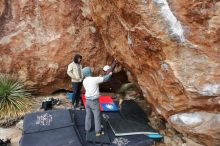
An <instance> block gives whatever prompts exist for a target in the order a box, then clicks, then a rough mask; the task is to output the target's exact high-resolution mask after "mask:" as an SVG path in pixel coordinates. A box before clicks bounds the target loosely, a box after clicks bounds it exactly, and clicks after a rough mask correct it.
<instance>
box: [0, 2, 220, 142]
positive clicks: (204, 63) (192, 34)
mask: <svg viewBox="0 0 220 146" xmlns="http://www.w3.org/2000/svg"><path fill="white" fill-rule="evenodd" d="M219 46H220V1H219V0H215V1H213V0H207V1H202V0H197V1H192V0H181V1H174V0H170V1H169V2H167V1H166V0H150V1H146V0H111V1H107V0H90V1H89V0H81V1H80V0H65V1H56V0H44V1H43V0H35V1H34V0H32V1H27V0H21V1H12V0H1V1H0V49H1V52H0V60H1V61H0V65H1V68H0V72H6V73H15V74H17V75H18V76H19V77H20V78H21V79H24V80H25V81H26V84H27V85H30V86H33V87H35V88H36V89H37V91H38V92H44V93H48V92H51V91H54V90H57V89H59V88H67V87H68V85H69V78H68V77H67V75H66V67H67V65H68V63H69V62H71V60H72V57H73V54H74V53H76V52H79V53H81V54H82V55H83V58H84V64H85V65H90V66H93V67H95V68H96V71H98V70H100V69H101V67H102V66H103V64H105V63H109V62H110V61H111V59H112V57H115V58H117V59H118V60H119V62H120V64H121V65H122V66H123V67H125V68H126V69H128V70H129V71H130V72H131V74H132V75H133V77H134V78H135V81H136V82H137V83H138V84H139V86H140V88H141V89H142V92H143V94H144V97H145V98H146V99H147V100H148V102H149V103H151V104H152V106H153V107H154V109H155V110H156V111H157V112H158V113H159V114H161V115H162V116H163V117H164V118H165V119H168V121H169V122H170V123H171V124H172V125H173V126H174V127H175V128H176V129H177V130H178V131H180V132H182V133H185V134H187V135H190V136H192V138H193V139H194V140H197V141H198V142H200V143H202V144H205V145H218V144H219V143H220V136H219V130H217V131H216V130H213V129H214V128H215V127H216V128H218V129H219V125H220V120H219V119H220V116H219V114H217V113H218V112H219V111H220V63H219V62H220V48H219ZM195 111H198V112H199V111H203V112H205V114H200V112H199V113H198V112H195ZM182 114H187V115H194V114H196V115H197V114H199V115H200V117H201V118H200V122H199V128H201V127H203V128H204V129H203V130H202V131H200V130H193V131H192V130H190V129H191V128H185V126H186V127H187V126H189V125H188V124H186V123H185V125H182V126H181V124H179V122H178V121H179V120H178V118H174V119H177V120H171V119H173V117H179V116H181V115H182ZM207 116H208V117H209V116H210V117H215V118H213V119H212V118H209V120H208V121H209V124H210V125H207V124H206V123H207V119H206V117H207ZM190 117H192V116H189V118H190ZM169 119H170V120H169ZM206 126H210V127H213V128H207V127H206ZM196 127H198V125H196ZM205 127H206V128H205ZM194 128H195V127H194ZM207 131H209V132H207ZM207 135H209V136H207ZM206 136H207V138H204V137H206Z"/></svg>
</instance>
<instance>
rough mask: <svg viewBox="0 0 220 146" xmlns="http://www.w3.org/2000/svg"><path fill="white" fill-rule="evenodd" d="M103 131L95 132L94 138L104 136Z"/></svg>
mask: <svg viewBox="0 0 220 146" xmlns="http://www.w3.org/2000/svg"><path fill="white" fill-rule="evenodd" d="M104 134H105V133H104V131H100V132H96V134H95V136H101V135H104Z"/></svg>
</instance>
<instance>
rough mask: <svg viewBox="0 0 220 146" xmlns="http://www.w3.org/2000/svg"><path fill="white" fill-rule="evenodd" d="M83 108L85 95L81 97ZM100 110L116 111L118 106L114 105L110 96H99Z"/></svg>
mask: <svg viewBox="0 0 220 146" xmlns="http://www.w3.org/2000/svg"><path fill="white" fill-rule="evenodd" d="M82 99H83V103H84V106H85V105H86V97H85V94H83V95H82ZM99 103H100V110H101V111H118V110H119V108H118V105H117V104H115V103H114V101H113V100H112V98H111V96H100V97H99Z"/></svg>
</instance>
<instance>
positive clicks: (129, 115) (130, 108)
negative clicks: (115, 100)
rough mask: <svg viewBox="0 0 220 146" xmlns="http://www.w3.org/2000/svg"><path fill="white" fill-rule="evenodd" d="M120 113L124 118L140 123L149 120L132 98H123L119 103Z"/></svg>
mask: <svg viewBox="0 0 220 146" xmlns="http://www.w3.org/2000/svg"><path fill="white" fill-rule="evenodd" d="M120 113H121V115H122V116H123V118H125V119H126V120H130V121H136V122H138V123H142V124H145V123H146V122H149V120H148V119H147V116H146V114H145V113H144V111H143V110H142V109H141V107H140V106H139V105H138V104H137V103H136V102H135V101H134V100H124V101H123V102H122V104H121V110H120Z"/></svg>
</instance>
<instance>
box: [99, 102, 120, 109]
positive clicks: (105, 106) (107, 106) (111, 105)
mask: <svg viewBox="0 0 220 146" xmlns="http://www.w3.org/2000/svg"><path fill="white" fill-rule="evenodd" d="M101 106H102V109H103V111H118V106H117V105H115V104H114V103H101Z"/></svg>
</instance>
